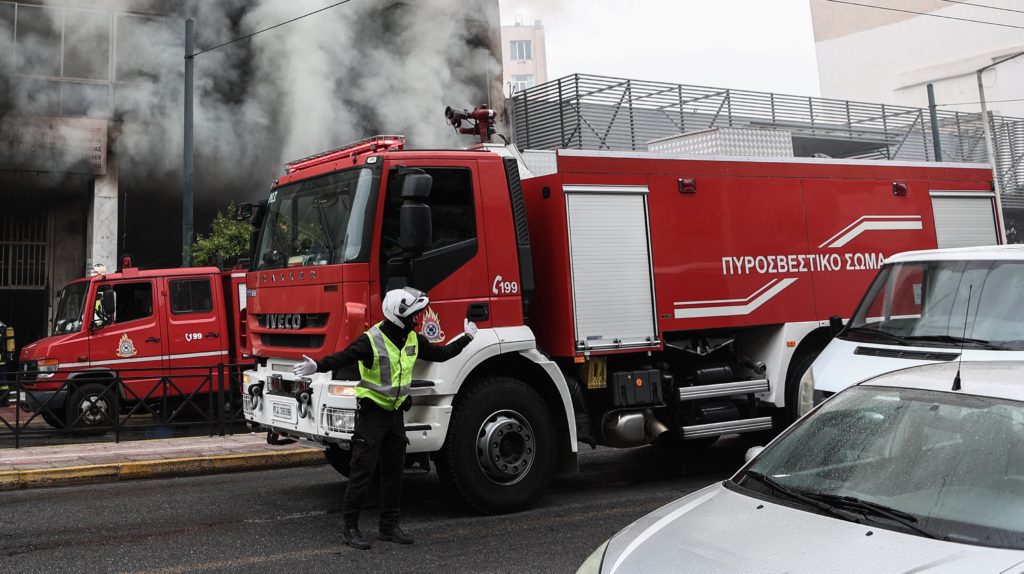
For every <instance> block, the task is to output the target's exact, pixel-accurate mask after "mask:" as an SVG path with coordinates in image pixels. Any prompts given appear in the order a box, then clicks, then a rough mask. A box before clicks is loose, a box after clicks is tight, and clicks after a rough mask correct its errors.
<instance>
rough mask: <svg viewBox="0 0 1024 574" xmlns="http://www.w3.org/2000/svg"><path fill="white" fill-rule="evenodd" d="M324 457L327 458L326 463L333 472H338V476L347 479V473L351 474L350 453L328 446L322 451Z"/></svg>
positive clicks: (349, 451)
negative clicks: (329, 464)
mask: <svg viewBox="0 0 1024 574" xmlns="http://www.w3.org/2000/svg"><path fill="white" fill-rule="evenodd" d="M324 457H325V458H327V462H329V463H331V466H333V467H334V470H336V471H338V474H340V475H341V476H344V477H345V478H348V475H349V473H351V472H352V451H351V450H345V449H343V448H341V447H339V446H336V445H333V444H332V445H328V446H327V448H326V449H324Z"/></svg>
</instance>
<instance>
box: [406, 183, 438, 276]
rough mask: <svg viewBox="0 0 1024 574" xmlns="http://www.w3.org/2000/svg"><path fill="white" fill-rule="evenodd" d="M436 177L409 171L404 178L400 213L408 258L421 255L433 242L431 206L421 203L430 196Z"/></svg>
mask: <svg viewBox="0 0 1024 574" xmlns="http://www.w3.org/2000/svg"><path fill="white" fill-rule="evenodd" d="M433 185H434V178H432V177H430V176H429V175H427V174H425V173H408V174H406V175H405V176H404V178H403V179H402V199H403V200H405V201H404V202H403V203H402V207H401V208H400V211H399V214H398V221H399V229H400V234H401V237H400V238H399V243H400V244H401V246H402V255H403V256H404V257H405V258H407V259H412V258H415V257H419V256H420V255H422V254H423V252H424V251H425V250H426V249H427V247H428V246H429V245H430V244H431V243H432V242H433V237H434V230H433V226H432V224H431V218H430V206H429V205H426V204H424V203H421V202H422V201H423V200H424V199H427V198H428V197H430V189H431V187H433Z"/></svg>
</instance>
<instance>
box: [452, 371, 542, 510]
mask: <svg viewBox="0 0 1024 574" xmlns="http://www.w3.org/2000/svg"><path fill="white" fill-rule="evenodd" d="M555 440H556V433H555V425H554V421H553V416H552V414H551V411H550V409H549V408H548V406H547V404H546V403H545V402H544V399H542V398H541V396H540V395H539V394H538V393H537V391H535V390H534V389H532V388H531V387H530V386H529V385H527V384H526V383H524V382H522V381H520V380H517V379H514V378H511V377H502V376H490V377H486V378H484V379H482V380H480V381H478V382H477V383H476V384H474V385H473V386H472V387H470V388H469V389H468V390H467V391H466V392H465V394H464V395H463V396H461V397H459V398H458V399H457V402H456V405H455V410H454V412H453V413H452V419H451V426H450V427H449V429H448V437H447V439H446V440H445V446H444V448H443V449H442V451H441V452H440V453H439V455H440V456H438V457H437V459H438V460H437V462H438V463H439V464H438V466H439V469H438V473H439V474H440V475H441V476H442V477H445V478H449V479H450V480H451V481H452V482H453V483H454V485H455V487H456V488H457V489H458V491H459V493H460V494H461V495H462V497H463V498H464V499H465V500H466V501H467V502H469V504H471V505H472V506H473V507H474V508H476V509H477V510H480V511H481V512H486V513H500V512H512V511H516V510H521V509H524V508H527V507H529V506H530V505H531V504H533V502H534V501H536V500H537V498H538V497H539V496H540V495H541V494H542V493H543V492H544V489H545V488H547V485H548V483H549V482H550V481H551V477H552V476H553V475H554V471H555V464H556V459H557V446H556V444H555Z"/></svg>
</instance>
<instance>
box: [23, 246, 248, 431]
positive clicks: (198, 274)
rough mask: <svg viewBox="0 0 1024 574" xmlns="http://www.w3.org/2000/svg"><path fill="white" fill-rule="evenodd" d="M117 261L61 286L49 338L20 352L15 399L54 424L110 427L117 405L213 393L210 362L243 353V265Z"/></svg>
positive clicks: (237, 358) (239, 357)
mask: <svg viewBox="0 0 1024 574" xmlns="http://www.w3.org/2000/svg"><path fill="white" fill-rule="evenodd" d="M123 263H124V264H125V265H124V268H123V269H121V270H120V271H119V272H117V273H110V274H97V275H94V276H91V277H87V278H84V279H79V280H77V281H73V282H71V283H69V284H68V285H66V286H65V287H64V288H63V289H61V290H60V294H59V298H58V303H57V310H56V313H55V314H54V317H53V323H52V325H51V328H50V336H49V337H46V338H44V339H40V340H39V341H36V342H34V343H32V344H30V345H27V346H25V347H24V348H23V349H22V350H21V354H20V357H19V358H20V364H21V371H22V373H23V376H22V381H23V383H22V386H23V389H24V390H23V391H22V392H21V393H20V396H19V404H20V405H21V407H22V409H24V410H26V411H30V412H39V413H40V415H41V416H42V417H43V419H45V420H46V422H47V423H49V424H50V425H51V426H54V427H56V428H68V427H69V426H70V427H71V428H74V429H76V430H88V429H90V428H96V427H106V426H109V425H110V424H112V423H111V421H112V420H113V419H112V418H111V417H113V416H116V413H113V412H112V411H113V407H114V405H115V404H119V405H120V406H121V411H125V410H126V409H131V408H133V407H134V406H135V405H137V404H138V403H139V402H145V401H150V402H153V401H165V400H171V401H173V400H178V401H180V400H181V399H183V398H189V399H191V400H193V401H195V399H196V397H197V396H198V395H201V394H203V393H211V392H216V391H217V383H216V381H212V382H211V380H212V379H211V377H210V368H211V365H218V364H230V363H238V362H241V361H242V360H243V358H242V354H241V353H242V351H241V350H242V349H244V348H245V346H244V344H245V273H244V272H238V271H235V272H232V271H221V270H220V269H217V268H215V267H194V268H185V269H154V270H145V271H144V270H139V269H137V268H134V267H131V261H130V259H129V258H125V260H124V262H123ZM214 372H215V373H216V371H214ZM114 393H116V394H117V396H116V397H115V395H114ZM197 404H199V403H198V401H197Z"/></svg>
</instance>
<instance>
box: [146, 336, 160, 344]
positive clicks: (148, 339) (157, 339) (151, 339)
mask: <svg viewBox="0 0 1024 574" xmlns="http://www.w3.org/2000/svg"><path fill="white" fill-rule="evenodd" d="M146 342H147V343H159V342H160V337H146Z"/></svg>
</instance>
